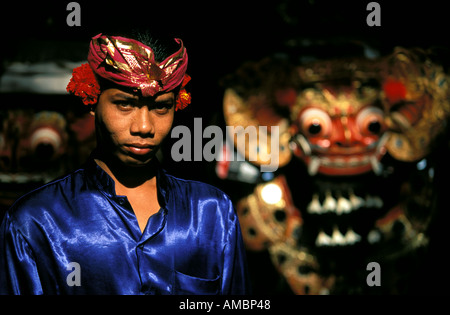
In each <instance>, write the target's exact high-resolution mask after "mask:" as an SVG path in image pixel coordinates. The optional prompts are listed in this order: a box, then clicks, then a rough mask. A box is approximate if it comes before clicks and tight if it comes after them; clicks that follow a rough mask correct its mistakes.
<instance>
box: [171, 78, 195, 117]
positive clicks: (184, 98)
mask: <svg viewBox="0 0 450 315" xmlns="http://www.w3.org/2000/svg"><path fill="white" fill-rule="evenodd" d="M190 80H191V77H190V76H189V75H187V74H185V75H184V79H183V82H182V83H181V90H180V93H179V94H178V98H177V103H176V106H175V110H176V111H177V110H182V109H183V108H185V107H186V106H188V105H189V104H190V103H191V93H189V92H187V91H186V89H185V88H184V87H185V86H186V84H188V82H189V81H190Z"/></svg>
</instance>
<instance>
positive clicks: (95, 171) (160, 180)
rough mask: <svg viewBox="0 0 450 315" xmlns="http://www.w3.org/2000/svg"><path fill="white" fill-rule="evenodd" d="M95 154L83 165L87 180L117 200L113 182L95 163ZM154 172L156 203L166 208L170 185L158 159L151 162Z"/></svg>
mask: <svg viewBox="0 0 450 315" xmlns="http://www.w3.org/2000/svg"><path fill="white" fill-rule="evenodd" d="M94 159H95V153H92V154H91V156H90V157H89V159H88V161H87V162H86V165H85V167H84V168H85V170H86V172H87V174H88V178H89V179H90V180H92V182H93V183H94V185H95V186H97V188H98V189H99V190H101V191H103V192H104V193H105V194H106V195H107V196H108V197H109V198H117V195H116V188H115V182H114V180H113V179H112V178H111V176H109V175H108V173H106V172H105V171H104V170H103V169H102V168H101V167H100V166H99V165H98V164H97V163H96V162H95V160H94ZM153 163H154V165H155V167H156V168H157V172H156V185H157V192H158V201H159V204H160V206H161V208H166V205H167V204H168V202H169V197H170V193H169V192H170V184H169V181H168V178H167V174H166V171H165V170H164V169H163V168H162V166H161V163H160V162H159V161H158V159H156V158H155V159H154V161H153Z"/></svg>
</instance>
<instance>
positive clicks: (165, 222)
mask: <svg viewBox="0 0 450 315" xmlns="http://www.w3.org/2000/svg"><path fill="white" fill-rule="evenodd" d="M157 185H158V199H159V203H160V205H161V209H160V210H159V212H157V213H156V214H154V215H152V216H151V217H150V218H149V220H148V222H147V226H146V227H145V230H144V232H141V230H140V228H139V225H138V222H137V219H136V216H135V215H134V212H133V210H132V208H131V206H130V204H129V202H128V200H127V198H126V197H125V196H118V195H116V194H115V187H114V181H113V180H112V178H111V177H110V176H109V175H108V174H107V173H106V172H104V171H103V170H102V169H101V168H100V167H99V166H98V165H97V164H96V163H95V161H94V160H92V159H91V160H90V161H89V162H88V163H87V165H86V166H85V167H83V168H81V169H79V170H77V171H75V172H74V173H72V174H70V175H68V176H66V177H64V178H62V179H59V180H56V181H54V182H51V183H49V184H47V185H45V186H43V187H41V188H38V189H37V190H35V191H33V192H31V193H29V194H27V195H25V196H23V197H22V198H20V199H19V200H18V201H17V202H16V203H15V204H14V205H13V206H12V207H11V209H9V210H8V212H7V213H6V215H5V218H4V219H3V222H2V225H1V229H0V233H1V234H0V237H1V240H0V293H2V294H247V293H248V287H247V284H248V279H247V273H246V261H245V251H244V248H243V243H242V238H241V234H240V228H239V222H238V218H237V216H236V213H235V210H234V207H233V205H232V202H231V201H230V200H229V198H228V197H227V196H226V195H225V194H224V193H223V192H221V191H220V190H218V189H216V188H214V187H212V186H210V185H207V184H204V183H200V182H196V181H188V180H182V179H179V178H176V177H174V176H171V175H168V174H167V173H166V172H165V171H164V170H163V169H161V168H160V169H159V171H158V175H157Z"/></svg>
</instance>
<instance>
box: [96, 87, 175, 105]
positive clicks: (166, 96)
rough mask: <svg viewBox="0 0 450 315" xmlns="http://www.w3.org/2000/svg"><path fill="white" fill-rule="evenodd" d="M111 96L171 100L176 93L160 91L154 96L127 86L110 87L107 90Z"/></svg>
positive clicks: (146, 99)
mask: <svg viewBox="0 0 450 315" xmlns="http://www.w3.org/2000/svg"><path fill="white" fill-rule="evenodd" d="M104 92H107V93H108V94H110V95H111V96H114V97H120V98H129V99H135V100H141V101H144V102H145V101H169V100H173V99H174V98H175V94H174V92H173V91H170V92H160V93H157V94H155V95H154V96H143V95H142V94H141V93H140V92H139V91H132V90H129V89H127V88H120V87H115V88H110V89H107V90H105V91H104Z"/></svg>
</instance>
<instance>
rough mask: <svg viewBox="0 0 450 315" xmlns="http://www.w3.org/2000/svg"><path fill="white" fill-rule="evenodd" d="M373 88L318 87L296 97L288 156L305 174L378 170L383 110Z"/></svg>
mask: <svg viewBox="0 0 450 315" xmlns="http://www.w3.org/2000/svg"><path fill="white" fill-rule="evenodd" d="M374 92H375V89H373V88H363V89H359V90H358V89H356V88H353V87H349V86H339V87H334V86H320V87H318V88H316V89H307V90H305V91H304V92H303V93H302V96H301V99H302V100H301V103H302V104H301V109H300V111H299V112H298V115H297V118H296V120H295V125H296V128H294V130H295V133H296V134H295V135H294V139H295V143H296V144H297V146H296V148H295V149H294V154H295V155H296V156H297V157H299V158H301V159H303V160H304V162H305V163H306V165H307V166H308V172H309V173H310V175H315V174H316V173H320V174H325V175H357V174H362V173H366V172H370V171H374V172H375V173H379V172H380V171H381V165H380V163H379V161H380V159H381V157H382V156H383V155H384V153H385V149H384V146H383V143H382V142H383V139H384V138H383V134H384V132H385V130H386V126H385V122H384V112H383V110H382V109H381V107H380V106H378V105H377V99H376V97H375V95H376V93H374Z"/></svg>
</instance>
